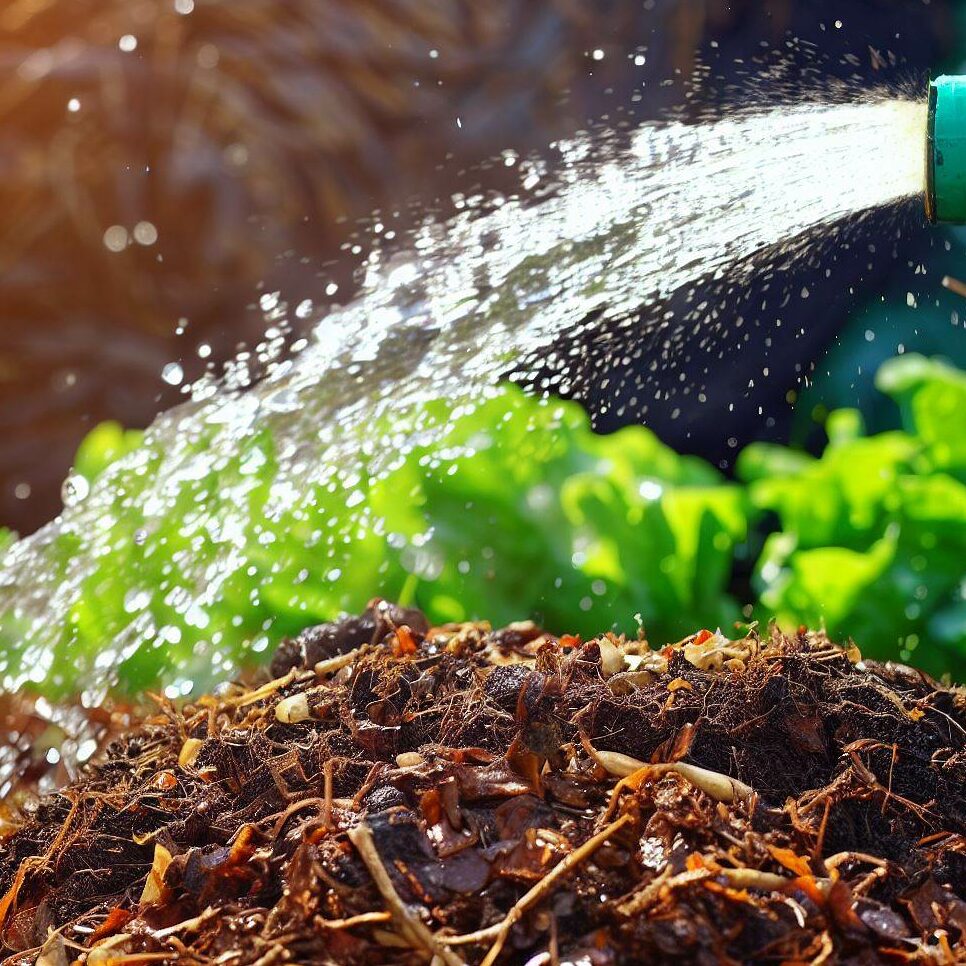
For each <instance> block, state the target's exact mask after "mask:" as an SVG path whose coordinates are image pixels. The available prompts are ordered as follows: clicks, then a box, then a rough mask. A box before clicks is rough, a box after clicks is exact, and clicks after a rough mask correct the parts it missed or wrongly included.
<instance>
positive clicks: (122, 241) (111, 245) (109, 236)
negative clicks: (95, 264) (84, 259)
mask: <svg viewBox="0 0 966 966" xmlns="http://www.w3.org/2000/svg"><path fill="white" fill-rule="evenodd" d="M127 245H128V234H127V229H126V228H125V227H124V226H123V225H111V227H110V228H108V229H107V231H106V232H104V247H105V248H106V249H107V250H108V251H109V252H123V251H124V249H125V248H127Z"/></svg>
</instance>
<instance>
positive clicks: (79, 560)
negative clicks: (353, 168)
mask: <svg viewBox="0 0 966 966" xmlns="http://www.w3.org/2000/svg"><path fill="white" fill-rule="evenodd" d="M924 125H925V108H924V106H923V105H921V104H917V103H912V102H907V101H898V100H882V101H879V102H874V103H863V104H838V105H831V106H829V105H799V106H796V107H794V108H790V109H785V110H776V111H770V112H764V113H751V114H747V115H743V116H738V117H734V118H731V119H729V120H725V121H720V122H717V123H712V124H703V125H696V126H686V125H682V124H668V125H658V126H645V127H643V128H641V129H639V130H638V131H637V132H636V133H634V134H633V136H632V137H631V138H630V143H629V144H625V145H623V146H621V147H618V146H616V143H615V140H613V139H612V140H607V139H603V140H602V139H601V138H599V137H597V138H592V137H583V138H578V139H575V140H573V141H570V142H567V143H561V144H559V145H557V146H556V148H555V149H556V151H557V153H558V154H559V158H558V159H556V162H557V163H554V164H553V165H552V168H553V172H554V175H553V178H552V179H551V178H549V177H548V175H547V171H548V170H549V166H546V167H545V166H543V165H541V164H539V163H537V162H527V163H525V164H521V165H520V169H521V180H522V183H521V189H520V192H519V194H517V195H514V196H511V197H503V198H496V199H493V198H489V199H483V198H470V199H463V200H462V201H461V202H460V206H461V207H462V209H463V210H462V211H461V213H460V214H459V215H457V217H455V218H454V219H452V220H450V221H448V222H446V223H437V222H428V223H427V224H426V225H424V226H423V227H422V228H421V229H420V230H419V231H418V232H417V233H416V234H415V236H414V237H413V239H412V242H411V245H410V246H409V248H408V253H407V254H404V255H398V254H397V255H395V256H393V257H391V258H385V257H382V256H381V255H380V254H379V253H378V252H376V253H374V254H373V256H372V257H371V259H370V260H369V263H368V267H367V274H366V277H365V279H364V282H363V285H362V290H361V294H360V295H359V297H358V298H356V299H355V300H354V301H353V302H352V303H351V304H350V305H348V306H347V307H345V308H341V309H338V310H336V311H333V312H331V313H330V314H328V315H327V316H326V317H325V318H323V319H321V320H320V321H319V323H318V325H317V326H316V328H315V331H314V334H313V337H312V338H311V340H309V343H308V345H307V346H306V347H305V348H304V350H303V351H302V352H301V353H300V354H299V355H298V356H297V357H293V358H290V359H287V360H285V361H283V362H281V363H280V364H278V365H276V366H275V367H274V369H273V371H272V373H271V375H270V377H269V378H267V379H265V380H264V381H263V382H261V383H260V384H258V385H257V386H255V387H254V388H251V389H248V390H246V391H227V390H226V389H225V388H224V387H218V386H215V385H213V384H204V385H201V386H199V387H196V391H195V397H194V399H193V400H192V401H191V402H189V403H187V404H186V405H184V406H182V407H179V408H178V409H175V410H173V411H171V412H169V413H167V414H164V415H162V416H161V417H160V418H159V419H158V420H157V421H156V423H155V424H154V425H153V426H152V427H151V428H150V430H149V431H148V432H147V435H146V437H145V441H144V444H143V446H142V447H141V448H140V449H138V450H137V451H135V452H134V453H132V454H130V455H129V456H127V457H126V458H125V459H123V460H121V461H120V462H119V463H117V464H115V465H114V466H112V467H111V468H109V469H108V471H107V472H105V473H104V474H103V476H101V477H99V478H98V479H97V480H95V481H93V483H92V484H91V485H88V481H86V480H82V479H79V478H77V477H76V476H73V477H72V478H71V480H70V481H69V484H70V485H69V487H68V489H69V497H70V498H69V499H68V500H65V502H66V506H65V509H64V512H63V514H62V515H61V516H60V517H59V518H58V519H57V520H56V521H54V522H53V523H51V524H50V525H49V526H48V527H46V528H45V529H44V530H42V531H41V532H40V533H38V534H36V535H35V536H34V537H32V538H30V539H27V540H23V541H21V542H19V543H17V544H15V545H14V546H13V547H12V548H11V549H9V550H8V551H7V553H6V555H5V557H4V560H3V564H2V567H0V645H3V646H4V653H3V654H2V655H0V671H3V673H4V676H3V679H2V685H3V687H4V688H5V689H8V690H14V689H18V688H20V687H22V686H24V685H25V684H26V683H28V682H34V683H41V682H44V683H45V686H47V687H48V688H51V689H53V690H55V691H56V690H57V688H58V686H61V685H65V682H67V683H69V682H70V681H72V680H74V677H73V676H72V675H70V674H65V673H64V666H65V664H64V662H74V663H75V664H78V665H79V666H80V669H81V673H80V675H79V679H80V680H81V681H82V682H83V684H84V686H85V687H86V688H87V692H88V697H89V698H90V699H92V700H93V699H96V697H97V696H98V695H99V694H100V693H101V692H102V691H103V689H104V688H105V687H106V686H107V685H108V684H109V682H110V680H111V678H112V675H113V674H114V673H116V669H117V667H118V666H119V665H120V664H121V663H123V662H125V661H127V660H129V659H130V657H131V655H133V654H135V653H138V654H139V657H141V656H142V655H143V653H144V652H148V653H149V654H155V655H157V662H156V664H155V669H157V667H160V666H161V665H162V664H163V663H164V661H165V660H166V658H165V657H163V652H164V651H165V649H166V648H170V647H174V646H176V645H178V644H179V642H181V641H182V637H183V635H184V634H185V633H186V631H187V630H189V629H192V632H193V633H194V632H196V631H197V630H198V629H199V628H200V629H203V630H204V631H205V633H206V634H208V636H207V637H206V638H205V644H204V646H201V647H196V648H195V649H194V653H193V654H188V655H187V656H182V657H179V659H178V663H177V665H176V667H175V668H174V670H175V671H176V672H178V676H176V677H175V678H174V679H173V680H172V682H171V685H170V686H171V687H172V688H174V689H175V690H176V691H178V692H179V693H183V692H184V691H185V690H187V689H189V688H190V687H191V684H192V681H193V680H194V679H195V678H196V676H198V675H201V676H202V677H204V676H205V669H207V673H208V674H209V675H210V674H211V673H215V674H218V673H220V674H224V673H227V672H230V671H232V670H233V669H234V667H235V663H236V661H237V655H234V654H229V653H225V652H224V650H223V649H220V647H219V644H220V641H221V640H222V636H223V633H224V629H225V628H226V627H227V626H228V622H230V621H231V620H232V619H233V618H232V617H231V613H230V612H231V608H232V607H237V608H239V609H241V604H240V603H239V600H238V593H239V591H238V586H236V578H238V576H239V575H244V574H246V573H248V574H255V573H256V572H258V568H259V564H258V562H257V561H256V562H255V563H253V560H255V558H256V557H257V555H258V553H263V555H267V556H269V557H270V556H271V553H272V550H271V544H272V543H273V542H274V541H277V540H278V539H279V529H280V528H282V529H284V530H285V532H286V534H287V535H291V534H294V535H295V536H294V537H293V539H299V540H304V541H306V542H307V543H311V544H312V545H314V546H317V547H318V548H319V560H320V567H323V568H327V567H328V566H329V565H330V564H329V563H328V562H327V554H328V551H331V550H333V549H334V541H335V537H334V536H333V535H332V534H329V535H326V534H324V533H320V532H317V531H313V532H308V533H305V534H301V533H300V532H299V524H300V522H302V521H304V520H306V519H308V514H307V512H306V508H307V505H308V504H307V501H309V500H318V499H319V494H323V495H324V494H328V496H330V497H331V498H333V499H337V500H339V501H342V502H343V504H344V505H346V506H349V507H352V506H354V505H359V506H360V511H359V519H358V520H357V521H356V524H357V525H355V526H354V527H353V528H352V533H351V535H347V534H344V533H340V534H339V541H341V542H342V543H345V542H351V541H352V540H355V541H358V542H359V544H360V546H361V545H362V543H363V542H364V540H365V537H366V534H367V533H371V532H379V530H380V526H381V523H380V521H379V520H378V519H374V518H373V517H372V515H371V513H369V511H368V510H367V504H368V501H367V499H366V494H367V492H369V491H370V490H371V488H372V487H373V486H374V485H375V483H376V482H377V481H378V480H379V479H381V478H384V477H385V476H386V475H387V474H389V473H391V472H392V471H393V469H394V468H398V466H399V461H400V455H401V454H403V453H405V452H406V451H407V450H408V449H410V448H412V447H413V446H416V445H425V444H426V443H427V442H432V441H433V440H434V439H439V438H441V437H442V436H443V435H444V433H445V431H446V428H447V425H448V421H449V419H450V418H452V417H453V416H454V414H455V415H458V414H460V413H461V412H466V411H467V410H468V409H469V408H471V407H472V406H474V405H477V404H479V403H480V402H481V401H482V400H484V399H486V398H487V397H488V396H489V395H490V394H492V393H493V391H494V387H495V386H496V384H497V382H498V379H499V377H500V376H501V374H504V373H506V372H507V371H508V369H510V368H512V367H513V366H514V365H518V364H519V363H520V361H521V360H523V359H525V358H535V357H539V356H540V354H541V351H542V350H544V349H546V348H547V347H548V346H550V345H551V344H552V343H553V342H554V340H556V339H557V338H558V337H559V336H560V335H561V333H564V332H570V331H575V330H577V329H579V328H580V327H581V326H588V325H593V326H602V325H604V324H616V325H627V326H630V325H634V324H638V323H636V322H635V321H634V320H635V319H636V318H638V315H637V310H638V309H640V307H641V306H646V305H649V304H656V303H658V302H659V301H660V300H662V299H664V298H665V297H666V296H668V295H670V294H671V293H673V292H675V291H677V290H678V289H680V288H681V287H682V286H684V285H686V284H687V283H688V282H690V281H693V280H696V279H699V278H707V277H712V278H714V277H718V278H721V277H723V276H724V275H725V273H730V276H729V284H731V285H733V286H740V285H741V284H742V281H743V276H742V274H741V273H742V272H743V271H750V268H748V266H749V265H750V259H751V257H752V256H755V255H756V254H757V253H763V252H767V254H768V257H769V258H771V259H776V258H780V259H782V260H785V261H788V260H790V259H793V258H796V257H799V256H800V255H801V254H802V253H803V252H806V251H807V250H808V248H809V245H810V243H811V241H812V240H814V239H815V238H816V236H817V235H819V234H821V233H822V231H824V229H826V228H827V227H828V226H831V225H835V224H836V223H837V222H840V221H841V220H842V219H844V218H846V217H850V216H856V215H861V214H862V213H863V212H868V211H871V210H872V209H874V208H877V207H880V206H883V205H888V204H892V203H894V202H897V201H899V200H901V199H903V198H906V197H908V196H910V195H913V194H915V193H917V192H920V191H921V190H922V177H923V163H922V139H923V132H924ZM735 266H744V267H743V268H740V269H736V268H735ZM588 320H593V322H590V321H588ZM556 378H558V379H559V380H561V381H564V380H566V378H567V372H566V370H565V368H563V367H561V369H560V371H559V372H558V374H557V377H556ZM438 399H445V400H447V401H448V403H449V405H448V407H447V409H446V415H445V416H444V417H442V418H440V417H439V415H438V414H436V413H435V411H434V409H433V406H432V405H431V401H432V400H438ZM458 456H459V451H457V450H454V451H452V452H449V453H444V454H439V455H438V456H437V457H436V461H437V463H444V462H446V460H447V459H455V458H457V457H458ZM401 498H403V499H404V498H405V495H404V494H403V495H402V496H401ZM132 521H136V526H134V524H132ZM260 521H265V526H264V527H262V526H261V523H260ZM172 529H175V530H176V533H177V538H176V540H175V541H174V543H175V544H176V545H175V546H172V545H170V538H169V534H170V533H171V532H172ZM161 535H163V536H161ZM390 536H391V535H390ZM431 536H432V535H421V539H419V540H416V539H411V543H412V548H411V549H412V550H413V553H412V555H411V557H412V560H413V569H414V572H416V573H419V574H420V576H422V577H424V578H425V579H431V577H432V567H428V569H427V566H426V560H430V561H431V560H432V555H431V553H428V551H427V543H429V542H431ZM132 544H133V545H135V546H137V547H138V548H140V552H139V553H137V554H132ZM155 544H157V545H155ZM162 544H163V546H162ZM340 549H341V550H344V547H340ZM152 554H154V555H155V561H157V560H159V559H161V560H163V561H164V563H163V566H161V567H160V569H159V568H157V567H155V566H154V564H152V560H151V558H152ZM340 559H341V558H340ZM331 566H332V568H333V569H332V571H331V573H332V574H335V576H333V577H332V583H335V584H337V583H338V573H339V572H340V571H339V567H338V566H336V565H335V564H334V563H333V564H332V565H331ZM112 568H113V569H112ZM269 569H270V568H269ZM119 570H120V571H121V572H119ZM242 583H244V581H242ZM118 584H120V585H123V586H124V587H125V588H127V590H126V593H123V594H122V595H121V596H122V597H123V600H124V605H123V607H119V608H116V609H115V610H114V611H113V612H111V614H110V615H109V617H105V616H104V614H103V613H102V612H99V611H98V609H97V607H96V598H97V596H98V594H99V593H101V591H102V590H103V588H105V587H108V586H111V587H113V588H114V589H116V587H117V585H118ZM254 593H256V594H257V593H258V591H257V590H256V591H254ZM333 600H338V595H337V594H336V596H335V597H334V598H333ZM209 631H210V633H209ZM273 636H274V631H273V627H272V623H271V619H269V620H267V621H265V622H264V623H263V624H262V626H260V627H259V628H255V629H253V630H252V632H251V633H250V635H249V637H248V638H247V639H248V641H249V644H250V646H251V647H252V648H253V649H255V650H256V651H258V650H264V649H265V648H266V647H267V646H268V644H269V642H270V640H271V638H272V637H273ZM95 638H96V639H97V644H98V647H97V648H95V649H94V652H93V653H89V654H88V653H87V652H83V653H82V651H81V648H80V647H79V645H78V642H82V641H84V640H86V641H88V642H89V641H90V640H92V639H95ZM146 667H148V671H146V672H144V673H147V674H148V675H149V676H150V673H151V671H150V667H151V661H150V660H148V661H147V663H146ZM209 680H210V678H209ZM135 683H136V681H135Z"/></svg>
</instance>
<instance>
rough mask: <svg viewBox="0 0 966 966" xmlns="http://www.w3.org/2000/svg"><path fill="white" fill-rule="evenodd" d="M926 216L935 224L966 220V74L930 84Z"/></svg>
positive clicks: (965, 221)
mask: <svg viewBox="0 0 966 966" xmlns="http://www.w3.org/2000/svg"><path fill="white" fill-rule="evenodd" d="M926 216H927V217H928V218H929V220H930V221H931V222H932V223H933V224H937V223H939V222H945V223H951V224H957V225H962V224H966V76H955V75H949V74H946V75H943V76H942V77H937V78H936V79H935V80H933V81H932V82H931V83H930V84H929V111H928V120H927V122H926Z"/></svg>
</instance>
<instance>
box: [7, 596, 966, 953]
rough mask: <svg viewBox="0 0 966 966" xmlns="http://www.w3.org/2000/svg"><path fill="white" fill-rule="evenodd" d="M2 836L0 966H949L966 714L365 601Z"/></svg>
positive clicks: (696, 645) (636, 646)
mask: <svg viewBox="0 0 966 966" xmlns="http://www.w3.org/2000/svg"><path fill="white" fill-rule="evenodd" d="M271 675H272V677H271V680H268V679H266V680H264V681H262V682H255V685H254V686H250V687H249V686H244V685H231V686H229V687H227V688H226V689H225V690H224V691H223V692H222V693H220V694H218V695H215V696H207V697H204V698H201V699H199V700H198V701H196V702H195V703H193V704H189V705H187V706H184V707H178V706H175V705H174V704H171V703H167V702H164V703H162V705H161V709H160V711H159V712H158V713H156V714H153V715H151V716H149V717H147V718H145V719H144V720H143V721H142V722H141V724H140V725H139V726H138V727H137V728H135V729H134V730H131V731H129V732H128V733H127V734H125V735H124V736H123V737H122V738H121V739H119V740H117V741H115V742H114V743H113V744H112V745H111V746H110V748H109V749H108V750H107V753H106V754H105V755H103V756H101V757H100V758H99V759H98V760H97V761H96V762H95V763H93V764H90V765H88V766H87V767H86V769H85V771H84V774H83V775H82V776H81V778H80V780H78V781H76V782H74V783H73V784H69V785H67V786H66V787H64V788H62V789H61V790H59V791H57V792H55V793H52V794H48V795H46V796H44V797H43V798H40V799H38V800H37V801H35V802H34V803H33V804H32V805H31V806H30V807H28V808H26V809H25V811H24V813H23V814H22V815H21V816H20V817H19V818H18V820H17V821H16V822H14V823H12V824H8V825H7V826H6V827H5V829H4V831H3V832H2V839H0V930H2V931H0V938H2V942H3V944H4V946H5V948H6V951H7V959H6V960H5V962H7V963H11V964H13V963H16V964H20V963H33V962H37V961H39V962H42V963H44V964H53V963H57V964H62V963H69V962H71V961H86V962H88V963H92V964H94V963H100V964H107V963H110V964H123V963H130V964H136V963H164V962H179V963H182V962H183V963H197V964H206V966H207V964H215V963H218V964H233V966H234V964H237V966H272V964H281V963H308V962H313V963H333V964H335V963H338V964H350V966H355V964H360V966H362V964H377V963H389V964H416V963H433V964H437V966H438V964H449V966H458V964H460V963H465V964H480V963H483V964H486V966H492V964H495V963H511V962H512V963H516V962H520V963H524V962H525V963H529V964H530V966H537V964H543V963H547V964H551V963H553V964H556V963H586V964H591V966H597V964H601V966H603V964H611V963H615V964H616V963H633V962H660V961H667V960H670V959H672V958H673V959H674V960H675V961H680V962H682V963H701V964H704V963H718V962H723V963H762V964H765V963H769V964H770V963H775V964H777V963H832V962H841V963H855V964H859V963H862V964H866V963H876V962H891V963H902V962H915V963H934V964H943V963H954V962H962V961H964V960H966V691H964V690H963V689H961V688H956V687H953V686H947V685H943V684H941V683H939V682H936V681H934V680H932V679H931V678H929V677H928V676H926V675H924V674H921V673H919V672H917V671H914V670H911V669H909V668H906V667H902V666H899V665H893V664H877V663H875V662H872V661H862V660H861V656H860V655H859V653H858V651H857V650H856V648H855V647H854V646H850V647H848V648H842V647H838V646H837V645H835V644H833V643H832V642H830V641H829V640H828V639H827V638H826V637H825V636H824V635H822V634H815V633H805V632H802V633H800V634H798V635H795V636H793V637H787V636H784V635H782V634H781V633H779V632H778V631H777V630H774V629H771V630H770V631H769V632H768V633H767V634H762V635H759V634H757V633H756V632H751V633H749V634H747V636H744V637H742V638H740V639H738V640H733V641H732V640H726V639H725V638H724V637H723V636H722V635H721V634H720V633H716V634H712V633H709V632H706V631H703V632H701V633H700V634H698V635H695V636H694V637H691V638H688V639H687V640H685V641H681V642H679V643H678V644H676V645H673V646H670V647H666V648H663V649H661V650H652V649H651V648H650V647H649V646H648V645H647V643H646V642H644V641H629V640H626V639H624V638H621V637H616V636H613V635H604V636H602V637H601V638H599V639H596V640H592V641H588V642H582V641H580V640H579V639H577V638H573V637H553V636H550V635H548V634H544V633H543V632H541V631H540V630H539V629H538V628H536V627H534V626H533V625H531V624H518V625H513V626H512V627H509V628H506V629H503V630H498V631H493V630H491V629H490V628H489V627H488V626H487V625H485V624H462V625H452V626H445V627H436V628H430V627H429V626H428V625H427V624H426V622H425V619H424V618H423V617H422V615H421V614H418V613H416V612H413V611H405V610H402V609H400V608H397V607H395V606H393V605H390V604H386V603H384V602H374V604H373V606H372V607H371V608H370V609H369V610H368V611H367V612H366V613H365V614H364V615H362V616H361V617H357V618H348V619H346V620H345V621H343V622H340V623H338V624H330V625H326V626H325V627H322V628H311V629H309V630H307V631H306V632H304V633H303V635H302V636H301V637H300V638H299V639H297V640H295V641H289V642H286V643H284V644H283V645H282V646H281V647H280V648H279V651H278V653H277V654H276V656H275V660H274V661H273V663H272V668H271Z"/></svg>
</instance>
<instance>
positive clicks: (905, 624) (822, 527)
mask: <svg viewBox="0 0 966 966" xmlns="http://www.w3.org/2000/svg"><path fill="white" fill-rule="evenodd" d="M877 385H878V387H879V388H880V389H881V390H882V391H883V392H886V393H887V394H888V395H889V396H891V397H892V398H893V399H894V400H895V401H896V402H897V403H898V405H899V409H900V412H901V414H902V425H903V428H902V430H901V431H895V432H886V433H880V434H878V435H875V436H866V435H864V431H863V427H862V423H861V419H860V418H859V416H858V414H857V413H855V412H854V411H850V410H840V411H838V412H836V413H833V414H832V416H831V417H830V419H829V424H828V433H829V445H828V447H827V449H826V450H825V452H824V453H823V455H822V457H821V458H820V459H811V458H809V457H804V456H801V455H798V454H796V455H795V456H793V457H790V456H789V453H788V452H787V451H786V450H784V449H782V448H781V447H774V446H767V445H755V446H751V447H749V448H748V449H747V450H746V451H745V452H744V453H743V454H742V456H741V459H740V461H739V466H738V471H739V475H740V476H741V477H742V478H743V479H745V480H746V481H748V482H749V484H750V486H749V496H750V500H751V503H752V505H753V506H754V507H755V508H757V509H758V510H760V511H771V512H773V513H774V514H776V515H777V519H778V521H779V528H778V530H777V531H776V532H775V533H773V534H771V535H770V536H769V537H768V539H767V540H766V542H765V545H764V549H763V552H762V554H761V557H760V559H759V561H758V565H757V568H756V589H757V590H758V591H759V593H760V607H759V611H760V613H761V614H762V616H764V615H765V614H769V615H770V614H774V615H776V616H777V617H778V618H779V620H780V621H782V622H783V623H786V624H798V623H805V624H810V625H817V624H820V623H824V624H825V625H826V626H827V627H828V629H829V631H830V632H831V633H832V634H833V636H845V635H849V636H851V637H853V638H854V639H855V640H856V641H857V642H858V643H859V645H860V647H861V648H862V649H863V651H864V652H865V653H867V654H869V655H871V656H877V657H896V656H898V657H900V658H901V659H903V660H911V661H913V662H914V663H915V664H917V665H919V666H921V667H923V668H925V669H927V670H932V671H937V672H943V671H952V672H953V673H954V674H956V675H957V676H959V677H961V676H962V674H963V670H964V665H966V604H964V599H963V592H964V581H966V563H964V562H966V432H964V421H963V420H964V414H966V375H964V374H963V373H961V372H959V371H958V370H956V369H953V368H952V367H950V366H947V365H945V364H943V363H941V362H938V361H932V360H928V359H925V358H923V357H921V356H903V357H900V358H898V359H894V360H892V361H890V362H888V363H887V364H886V365H884V366H883V367H882V368H881V369H880V371H879V376H878V379H877Z"/></svg>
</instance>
